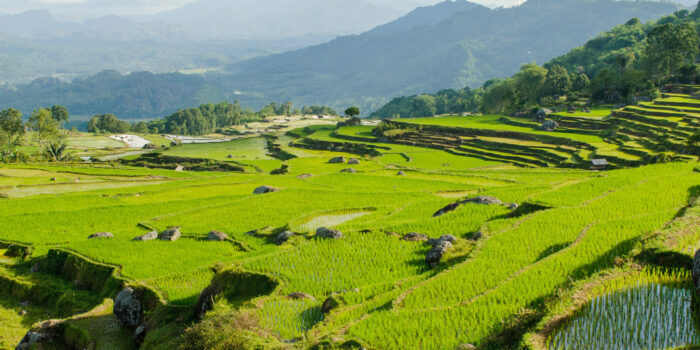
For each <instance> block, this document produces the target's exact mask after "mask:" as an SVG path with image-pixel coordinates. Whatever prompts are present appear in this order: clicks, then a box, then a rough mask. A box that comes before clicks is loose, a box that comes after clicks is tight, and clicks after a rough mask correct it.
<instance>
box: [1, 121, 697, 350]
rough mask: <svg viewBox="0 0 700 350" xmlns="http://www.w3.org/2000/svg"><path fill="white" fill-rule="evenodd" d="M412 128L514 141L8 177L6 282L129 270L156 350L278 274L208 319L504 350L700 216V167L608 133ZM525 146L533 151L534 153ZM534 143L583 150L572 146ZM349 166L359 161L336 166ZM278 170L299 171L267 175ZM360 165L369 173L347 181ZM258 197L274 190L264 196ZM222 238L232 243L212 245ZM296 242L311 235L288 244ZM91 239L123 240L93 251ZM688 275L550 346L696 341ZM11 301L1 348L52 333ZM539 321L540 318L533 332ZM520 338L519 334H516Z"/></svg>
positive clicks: (224, 154)
mask: <svg viewBox="0 0 700 350" xmlns="http://www.w3.org/2000/svg"><path fill="white" fill-rule="evenodd" d="M594 114H601V115H602V114H603V110H602V109H601V110H596V111H595V113H594ZM614 115H615V113H613V117H610V118H615V117H614ZM577 117H578V116H577ZM610 118H602V119H603V120H608V119H610ZM592 119H595V118H592ZM401 122H406V123H408V124H410V125H413V126H416V127H419V126H431V125H432V126H444V127H448V128H460V129H465V128H466V129H474V130H500V131H507V132H514V133H515V134H508V135H511V136H512V135H515V137H509V136H508V135H506V134H504V135H496V136H494V135H482V136H480V135H473V136H464V135H461V136H459V137H456V138H455V137H452V136H450V137H446V136H444V135H437V134H436V135H430V134H427V133H426V134H423V139H421V138H420V137H418V136H416V135H412V136H411V137H414V138H412V139H397V140H388V139H380V138H376V137H375V136H374V134H373V132H372V130H373V127H371V126H358V127H343V128H340V129H336V128H333V127H327V126H323V127H315V128H310V129H308V130H306V131H303V132H302V133H303V135H298V134H295V133H292V134H287V135H285V134H284V132H279V133H277V134H276V136H278V139H277V141H276V143H278V144H279V147H280V149H281V150H283V151H284V152H287V153H290V154H293V155H295V156H296V157H297V158H293V159H288V160H281V159H276V158H274V157H272V156H271V155H270V150H268V149H267V147H268V144H267V142H266V140H265V139H264V138H262V137H248V138H242V139H237V140H233V141H230V142H223V143H214V144H199V145H181V146H176V147H170V148H168V149H164V150H161V151H160V152H161V153H162V154H163V155H167V156H173V157H182V158H198V159H206V160H208V161H220V162H235V163H238V164H244V165H250V167H247V168H246V172H245V173H234V172H219V171H196V172H195V171H188V170H187V169H185V171H172V170H163V169H149V168H147V167H129V166H126V165H123V164H122V163H120V162H117V161H109V162H106V163H95V164H75V163H72V164H62V165H56V164H25V165H2V166H0V193H2V194H3V196H2V198H1V199H0V244H2V245H0V248H2V249H0V252H3V254H9V253H7V252H8V251H9V246H10V245H11V244H13V243H20V244H23V245H29V246H32V247H33V248H34V250H33V254H31V255H30V256H29V257H28V258H27V261H26V262H23V261H22V260H21V259H18V258H16V257H12V258H11V257H2V258H1V259H0V266H2V267H3V269H5V270H6V271H9V272H6V273H4V274H3V273H0V277H2V278H5V279H7V280H9V279H12V280H19V281H23V283H24V282H26V283H28V284H31V285H36V286H42V283H47V282H43V281H42V280H41V279H37V278H33V277H32V276H33V275H32V274H31V273H29V272H28V271H29V270H30V268H31V267H32V266H33V264H35V263H37V262H42V261H45V260H46V259H47V256H49V254H50V252H51V251H52V250H55V249H62V250H65V251H68V252H70V253H74V254H78V255H80V256H83V257H85V258H87V259H88V260H89V261H92V262H94V263H104V264H108V265H109V266H115V267H116V268H117V270H118V273H119V276H120V277H121V278H124V279H126V281H127V283H133V284H140V285H144V286H146V287H148V288H151V289H152V290H153V291H155V293H156V294H157V295H158V296H159V297H160V298H162V299H163V301H164V302H165V303H166V305H167V307H165V306H163V308H165V309H163V310H158V312H155V313H153V314H152V315H149V317H164V319H165V320H167V322H164V323H163V325H159V326H158V327H162V328H154V329H153V330H151V332H150V333H149V334H148V335H147V338H146V343H145V344H149V348H155V349H160V348H162V349H166V348H168V349H172V348H176V347H177V346H178V345H179V344H181V343H182V338H180V333H182V331H183V329H184V328H185V327H187V326H188V325H192V324H194V323H196V322H198V321H197V320H196V319H194V318H193V316H192V315H193V313H194V307H195V305H196V304H197V301H198V299H199V297H200V293H202V291H203V290H205V289H206V288H207V287H208V286H209V285H210V284H211V283H212V280H216V278H217V277H219V276H222V271H227V270H226V269H233V270H236V271H245V273H247V274H250V275H252V276H258V277H259V276H265V277H266V278H269V279H271V280H273V281H275V283H276V286H275V287H274V288H271V289H270V290H266V291H265V292H264V293H261V294H260V295H257V296H254V297H251V296H250V295H248V294H246V293H245V291H241V290H237V289H235V288H234V287H231V288H232V289H231V292H230V294H227V293H228V292H225V293H224V294H223V296H222V297H220V298H217V299H216V303H215V305H214V310H215V312H213V313H212V314H211V315H212V316H205V321H206V320H207V319H208V318H209V317H218V316H220V315H222V314H227V313H228V314H236V315H238V314H245V313H249V314H252V315H255V319H257V320H258V321H257V327H258V328H256V330H255V331H254V332H253V333H254V334H255V336H256V337H259V338H260V339H264V341H265V342H267V343H266V344H267V345H269V347H270V348H304V349H306V348H310V347H312V346H314V345H318V344H333V345H334V346H340V345H341V344H344V343H346V342H350V343H352V344H361V346H364V347H366V348H373V349H454V348H457V347H459V346H462V347H463V348H468V347H467V344H472V345H475V346H480V347H482V348H489V349H491V348H503V347H502V346H505V345H503V344H502V343H499V341H502V340H503V339H505V338H507V337H514V338H513V339H510V338H509V339H508V341H511V342H513V343H521V342H524V340H523V339H521V338H522V334H523V333H525V332H526V331H532V330H533V329H534V327H535V326H534V325H535V324H536V323H537V321H539V320H542V319H544V318H545V317H546V316H547V317H549V316H552V315H547V313H546V312H549V311H551V310H553V309H551V307H552V303H553V300H556V299H557V296H559V295H565V293H568V292H570V291H571V290H572V288H574V287H575V286H577V283H582V282H584V281H588V280H590V279H591V278H595V276H599V274H601V273H603V272H606V271H615V270H616V269H618V268H620V265H621V264H622V265H624V264H629V265H634V264H638V263H640V262H637V261H635V257H636V256H637V255H636V254H638V252H639V251H640V250H644V242H646V240H647V238H648V237H649V236H650V235H651V234H652V233H654V232H657V231H658V230H660V229H661V228H663V227H667V226H669V225H671V226H673V225H674V224H678V225H680V223H686V221H687V220H691V221H692V220H694V219H693V218H696V216H695V214H697V212H696V210H693V207H692V206H691V207H689V206H690V205H693V204H695V203H696V202H695V199H696V197H697V195H698V192H697V188H700V175H699V174H698V173H697V172H696V171H695V169H696V164H695V163H696V162H695V159H685V161H683V162H681V161H674V162H668V163H664V164H637V163H634V164H633V165H636V166H630V167H627V166H623V164H622V163H624V162H625V161H631V162H639V163H642V162H643V161H644V160H645V159H643V157H641V156H635V155H634V154H626V153H625V152H623V150H621V149H620V148H619V146H620V145H619V144H617V143H615V142H614V140H612V139H611V138H610V137H606V136H605V135H603V134H602V133H597V132H593V131H591V130H588V131H590V132H576V130H573V129H572V128H568V129H567V130H562V131H556V132H544V131H539V130H535V129H533V128H528V127H524V126H514V125H509V124H504V123H503V120H501V117H500V116H480V117H442V118H421V119H410V120H401ZM630 127H634V126H630ZM581 130H584V129H581ZM293 134H295V135H293ZM521 134H527V135H533V136H534V137H533V138H519V136H521ZM432 136H435V137H434V138H431V137H432ZM539 136H555V137H560V138H564V139H568V140H571V141H575V142H580V144H576V143H573V146H572V145H571V144H569V145H559V144H556V143H555V142H553V141H552V139H550V138H546V137H545V138H537V137H539ZM440 137H442V139H441V138H440ZM426 140H429V141H426ZM445 140H447V141H450V142H453V143H454V144H455V145H456V146H454V148H450V147H430V146H434V145H436V144H441V145H443V144H448V145H451V143H449V142H447V141H445ZM647 140H652V138H649V139H644V138H642V139H640V140H639V141H638V142H639V144H638V146H639V147H650V149H651V148H652V147H651V146H650V144H649V143H651V142H652V141H648V142H645V141H647ZM315 142H316V143H315ZM653 142H656V141H653ZM581 144H587V145H591V146H593V148H592V149H585V147H583V146H581ZM313 145H316V146H315V148H314V147H312V146H313ZM319 145H320V146H319ZM348 145H350V146H348ZM358 145H359V146H362V147H374V149H376V150H377V151H378V155H374V156H370V155H367V154H358V151H357V149H358V148H354V147H358ZM584 150H585V151H588V152H590V153H591V155H594V154H595V152H597V154H599V155H601V154H602V155H605V154H608V155H610V156H611V157H614V158H611V163H614V164H613V165H614V166H611V169H609V171H604V172H600V171H590V170H588V167H587V166H582V164H583V163H582V162H583V160H578V163H576V159H577V157H581V152H583V151H584ZM469 152H472V153H469ZM650 152H652V153H653V152H655V150H653V149H651V150H650ZM669 152H671V151H669ZM623 153H625V154H623ZM484 154H485V155H484ZM229 156H230V157H229ZM338 156H342V157H345V158H346V159H349V158H356V159H358V160H359V162H360V163H359V164H348V163H343V164H331V163H329V160H330V159H331V158H334V157H338ZM134 157H137V156H134ZM581 158H582V157H581ZM562 159H563V160H562ZM677 160H680V159H677ZM540 163H543V165H542V166H536V164H540ZM205 164H206V162H205ZM283 164H284V165H287V166H288V167H289V168H288V170H289V172H288V173H286V174H283V175H270V174H269V171H270V170H272V169H277V168H279V167H280V166H281V165H283ZM562 164H566V165H568V166H567V167H564V166H560V165H562ZM522 165H527V166H526V167H523V166H522ZM348 168H353V169H354V170H357V172H356V173H348V172H342V173H341V170H345V169H348ZM615 168H617V169H615ZM205 170H206V169H205ZM263 185H267V186H272V187H275V188H277V189H278V191H277V192H273V193H268V194H260V195H259V194H253V191H254V190H255V189H256V188H258V187H260V186H263ZM474 196H492V197H496V198H498V199H500V200H501V201H502V202H503V203H505V205H483V204H474V203H466V204H462V205H459V206H456V208H455V210H453V211H450V212H448V213H446V214H444V215H441V216H435V215H434V214H435V213H436V212H438V211H439V210H440V209H442V208H445V207H446V206H448V205H450V204H452V203H454V202H456V201H458V200H463V199H465V198H468V197H474ZM511 203H513V204H518V205H519V206H520V208H521V209H519V210H515V209H513V208H514V207H511V206H510V204H511ZM689 208H690V209H689ZM173 226H177V227H181V231H182V237H181V238H180V239H179V240H177V241H175V242H170V241H161V240H154V241H147V242H137V241H134V240H133V239H134V238H135V237H137V236H140V235H143V234H145V233H147V232H149V231H151V230H157V231H159V232H161V231H163V230H165V229H167V228H169V227H173ZM319 227H329V228H334V229H338V230H340V231H342V232H343V235H344V237H343V238H341V239H337V240H332V239H323V238H319V237H315V235H314V233H315V231H316V229H317V228H319ZM213 230H216V231H222V232H224V233H226V234H227V235H228V237H229V239H228V240H225V241H221V242H219V241H207V240H206V238H207V236H208V234H209V232H211V231H213ZM284 231H293V232H295V233H296V234H295V235H294V236H292V237H291V238H289V240H288V241H286V242H281V243H280V242H276V241H275V238H276V236H277V234H279V233H280V232H284ZM697 231H698V230H697V226H693V225H685V226H683V230H678V231H677V234H674V235H673V236H672V239H671V238H669V240H668V241H669V242H671V241H672V244H671V243H668V247H671V248H669V249H672V250H673V252H674V254H676V255H674V256H676V257H677V258H678V259H681V260H682V261H686V262H687V260H689V259H691V256H692V254H694V248H697V239H698V233H697ZM96 232H110V233H112V234H113V236H114V237H113V238H111V239H88V236H90V235H91V234H94V233H96ZM414 232H415V233H420V234H424V235H426V236H427V237H429V238H438V237H441V236H443V235H452V236H454V237H455V238H456V240H455V242H454V244H453V248H452V249H451V250H449V251H448V252H447V253H446V254H445V256H443V259H442V261H441V263H439V264H438V265H437V266H435V267H431V266H430V265H428V264H427V263H426V254H427V253H428V251H430V249H431V247H430V246H429V245H427V244H425V243H424V242H421V241H410V240H402V239H401V237H403V236H404V235H406V234H409V233H414ZM278 244H279V245H278ZM640 247H641V248H640ZM644 264H651V265H653V262H652V263H650V262H648V261H645V262H644ZM3 276H4V277H3ZM678 276H681V277H678V278H676V279H675V280H674V281H676V280H677V281H681V282H679V283H675V284H674V283H668V282H669V280H655V282H654V283H646V282H645V283H641V282H640V283H639V284H635V282H639V281H642V282H644V281H643V278H641V277H635V278H636V280H633V281H630V282H629V283H627V284H626V285H625V288H627V289H624V288H615V289H614V290H603V291H602V292H601V291H598V292H596V293H595V295H590V296H588V295H586V298H589V299H590V301H588V302H586V303H585V304H584V305H585V306H583V307H581V308H580V311H579V312H577V313H575V317H572V318H571V321H570V322H567V323H565V324H562V326H561V327H559V328H556V329H555V331H556V332H554V333H552V334H547V335H546V339H548V340H549V343H548V347H549V348H550V349H560V348H561V349H569V348H571V349H578V348H581V349H583V348H601V349H603V348H611V349H617V348H630V347H632V348H635V347H637V348H663V347H673V346H685V345H697V344H698V339H699V338H698V335H697V334H698V333H697V330H696V329H695V324H694V322H693V320H694V317H695V316H694V311H693V309H692V308H691V307H690V305H691V304H690V303H689V302H688V300H689V299H693V298H695V296H694V295H693V294H694V293H693V292H692V290H691V289H689V288H688V280H689V274H688V273H687V272H684V273H680V272H679V273H678ZM56 278H58V277H56ZM0 281H3V280H2V279H0ZM677 281H676V282H677ZM64 282H65V284H59V285H60V286H61V287H60V288H65V289H66V290H70V291H71V293H73V292H74V289H75V290H80V288H79V287H80V286H79V285H73V284H74V283H72V281H70V282H69V281H64ZM679 285H680V286H679ZM254 287H257V286H248V289H255V288H254ZM80 292H81V293H88V294H89V293H92V292H88V291H84V290H80ZM292 293H303V294H304V295H305V296H307V297H305V298H301V299H295V298H292V297H289V295H290V294H292ZM562 293H563V294H562ZM0 295H1V294H0ZM90 295H92V294H90ZM331 296H332V297H333V298H336V299H334V300H338V303H337V305H335V308H333V309H332V310H331V311H329V312H326V313H324V312H322V310H321V306H322V304H323V303H324V301H325V300H326V299H327V298H329V297H331ZM4 297H5V299H7V301H2V302H0V316H1V317H0V347H8V346H12V344H16V343H17V342H18V341H19V338H21V336H22V335H23V333H24V332H25V331H26V330H27V329H28V328H29V326H30V323H31V322H29V321H27V320H32V321H34V320H40V319H44V318H43V316H44V315H47V316H49V317H54V316H55V314H51V313H46V314H42V313H41V310H43V309H41V308H40V307H39V306H37V308H38V309H39V311H37V312H39V316H37V317H38V318H37V319H34V318H31V317H33V314H32V313H31V312H30V313H29V315H30V316H31V317H30V318H23V317H20V316H19V315H18V314H17V312H18V310H17V305H18V303H20V302H22V301H24V300H17V299H16V298H15V299H12V298H11V297H10V296H9V295H8V296H4ZM108 297H114V295H108ZM91 298H93V299H94V300H93V299H91ZM91 298H85V300H89V301H90V303H91V305H89V306H91V307H90V308H87V310H85V308H86V307H82V308H80V309H79V310H77V309H76V310H73V311H76V312H75V313H79V312H78V311H80V312H86V311H89V310H91V309H92V308H96V307H98V306H99V305H100V303H99V302H95V300H97V301H99V300H101V298H100V297H98V296H97V295H92V297H91ZM5 299H0V300H5ZM164 310H165V311H164ZM30 311H31V310H30ZM545 311H546V312H545ZM159 312H163V313H166V314H167V313H173V315H172V316H167V317H166V316H162V314H160V313H159ZM528 312H529V313H534V314H536V315H537V317H538V318H537V319H535V320H534V322H533V321H532V320H526V319H523V318H522V315H524V314H528ZM15 315H17V316H15ZM59 316H60V317H67V316H69V315H59ZM57 317H58V316H57ZM94 317H96V319H95V320H98V319H99V320H100V322H104V324H105V325H108V324H114V322H113V321H114V319H113V318H110V317H111V316H110V314H109V312H104V310H100V312H97V311H95V314H94ZM178 319H179V320H180V321H174V320H178ZM87 320H88V319H81V320H80V321H75V325H76V327H80V328H81V329H84V330H85V331H86V332H87V333H89V334H93V335H94V336H95V339H100V338H103V343H99V341H98V344H97V348H110V347H111V348H118V347H119V346H122V345H113V344H125V343H123V342H124V341H125V340H124V338H123V334H121V333H119V332H100V331H99V329H97V328H95V327H91V326H90V324H91V323H90V322H89V321H87ZM110 322H111V323H110ZM173 322H175V323H173ZM174 324H176V325H174ZM514 324H515V325H516V326H513V325H514ZM178 327H179V328H178ZM517 327H524V328H523V330H519V331H518V332H520V333H517V332H515V333H514V331H513V329H516V328H517ZM517 329H520V328H517ZM168 332H172V333H168ZM178 332H180V333H178ZM513 334H516V335H513ZM261 341H262V340H261ZM127 343H128V340H127ZM8 344H9V345H8ZM100 344H103V345H104V347H100ZM110 344H112V345H110ZM132 345H133V344H132ZM511 345H512V344H511ZM511 345H508V346H511ZM124 346H126V345H124Z"/></svg>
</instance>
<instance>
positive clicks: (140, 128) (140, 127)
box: [131, 122, 148, 134]
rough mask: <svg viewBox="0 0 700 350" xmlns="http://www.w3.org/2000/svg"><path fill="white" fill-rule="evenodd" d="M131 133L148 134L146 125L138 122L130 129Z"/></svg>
mask: <svg viewBox="0 0 700 350" xmlns="http://www.w3.org/2000/svg"><path fill="white" fill-rule="evenodd" d="M131 131H133V132H135V133H139V134H148V123H146V122H138V123H136V124H134V125H133V126H132V127H131Z"/></svg>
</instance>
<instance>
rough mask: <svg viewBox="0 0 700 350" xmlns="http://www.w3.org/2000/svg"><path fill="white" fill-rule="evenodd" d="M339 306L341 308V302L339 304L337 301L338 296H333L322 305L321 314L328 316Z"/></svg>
mask: <svg viewBox="0 0 700 350" xmlns="http://www.w3.org/2000/svg"><path fill="white" fill-rule="evenodd" d="M338 306H340V302H338V300H337V299H336V296H334V295H331V296H329V297H328V299H326V301H324V302H323V304H322V305H321V312H323V313H324V314H327V313H329V312H331V310H333V309H335V308H336V307H338Z"/></svg>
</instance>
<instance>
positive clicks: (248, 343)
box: [180, 312, 271, 350]
mask: <svg viewBox="0 0 700 350" xmlns="http://www.w3.org/2000/svg"><path fill="white" fill-rule="evenodd" d="M259 323H260V320H259V318H258V316H257V315H256V314H255V313H252V312H248V313H228V314H223V315H215V316H212V317H209V318H207V319H205V320H204V321H202V322H200V323H198V324H196V325H194V326H192V327H190V328H188V329H187V330H185V333H184V334H183V336H182V338H183V342H182V344H181V345H180V349H182V350H185V349H186V350H199V349H201V350H205V349H206V350H209V349H211V350H219V349H222V350H223V349H226V350H248V349H261V348H269V347H267V346H265V344H266V343H269V342H270V341H271V340H269V337H268V335H267V334H265V333H264V331H263V330H262V329H261V328H260V326H259Z"/></svg>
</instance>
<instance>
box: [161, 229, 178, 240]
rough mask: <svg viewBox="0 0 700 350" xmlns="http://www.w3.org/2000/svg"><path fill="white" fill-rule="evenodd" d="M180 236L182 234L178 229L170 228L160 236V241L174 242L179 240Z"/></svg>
mask: <svg viewBox="0 0 700 350" xmlns="http://www.w3.org/2000/svg"><path fill="white" fill-rule="evenodd" d="M180 236H182V233H180V227H171V228H169V229H167V230H165V231H163V233H161V234H160V239H162V240H164V241H171V242H174V241H177V240H178V239H180Z"/></svg>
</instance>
